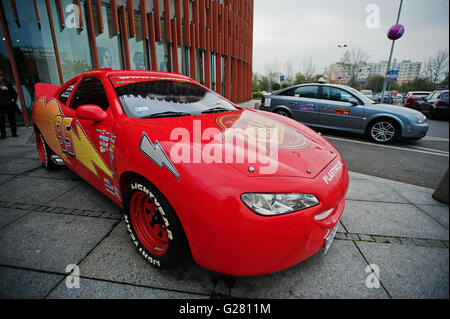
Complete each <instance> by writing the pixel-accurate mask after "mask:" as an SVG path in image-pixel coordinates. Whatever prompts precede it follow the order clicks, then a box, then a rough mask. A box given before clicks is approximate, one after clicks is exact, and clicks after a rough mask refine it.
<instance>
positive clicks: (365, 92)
mask: <svg viewBox="0 0 450 319" xmlns="http://www.w3.org/2000/svg"><path fill="white" fill-rule="evenodd" d="M361 93H362V94H364V95H365V96H367V97H368V98H369V99H372V100H373V99H374V96H373V93H372V90H361Z"/></svg>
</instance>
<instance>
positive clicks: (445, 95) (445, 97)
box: [439, 92, 448, 100]
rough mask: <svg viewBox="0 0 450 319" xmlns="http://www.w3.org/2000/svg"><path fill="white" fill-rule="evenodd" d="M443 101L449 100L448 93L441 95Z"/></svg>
mask: <svg viewBox="0 0 450 319" xmlns="http://www.w3.org/2000/svg"><path fill="white" fill-rule="evenodd" d="M439 98H440V99H441V100H448V92H444V93H442V94H441V96H440V97H439Z"/></svg>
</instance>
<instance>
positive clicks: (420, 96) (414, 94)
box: [411, 93, 429, 98]
mask: <svg viewBox="0 0 450 319" xmlns="http://www.w3.org/2000/svg"><path fill="white" fill-rule="evenodd" d="M428 95H429V93H413V94H412V95H411V97H413V98H424V97H427V96H428Z"/></svg>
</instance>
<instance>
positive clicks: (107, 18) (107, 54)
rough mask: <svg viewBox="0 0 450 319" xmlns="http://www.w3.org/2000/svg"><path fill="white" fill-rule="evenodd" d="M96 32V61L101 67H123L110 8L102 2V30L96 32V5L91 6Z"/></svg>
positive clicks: (118, 68) (119, 44) (118, 39)
mask: <svg viewBox="0 0 450 319" xmlns="http://www.w3.org/2000/svg"><path fill="white" fill-rule="evenodd" d="M92 10H93V15H94V29H95V32H96V42H97V53H98V62H99V66H100V67H101V68H111V69H115V70H120V69H123V62H122V61H123V59H122V48H121V41H120V36H119V35H114V31H113V21H112V14H111V8H110V7H106V6H105V5H104V4H102V17H103V26H104V30H103V32H102V33H99V32H98V19H97V18H96V17H97V6H95V5H93V6H92Z"/></svg>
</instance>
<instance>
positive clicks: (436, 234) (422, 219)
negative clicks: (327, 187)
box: [341, 200, 449, 240]
mask: <svg viewBox="0 0 450 319" xmlns="http://www.w3.org/2000/svg"><path fill="white" fill-rule="evenodd" d="M341 222H342V224H343V225H344V226H345V228H346V229H347V231H348V232H349V233H362V234H369V235H384V236H397V237H412V238H428V239H442V240H448V239H449V232H448V229H446V228H445V227H444V226H442V225H440V224H439V223H437V222H436V221H435V220H434V219H432V218H431V217H429V216H427V215H426V214H424V213H423V212H422V211H421V210H420V209H418V208H417V207H416V206H414V205H412V204H388V203H380V202H360V201H350V200H348V201H347V202H346V206H345V211H344V214H343V215H342V217H341Z"/></svg>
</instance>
